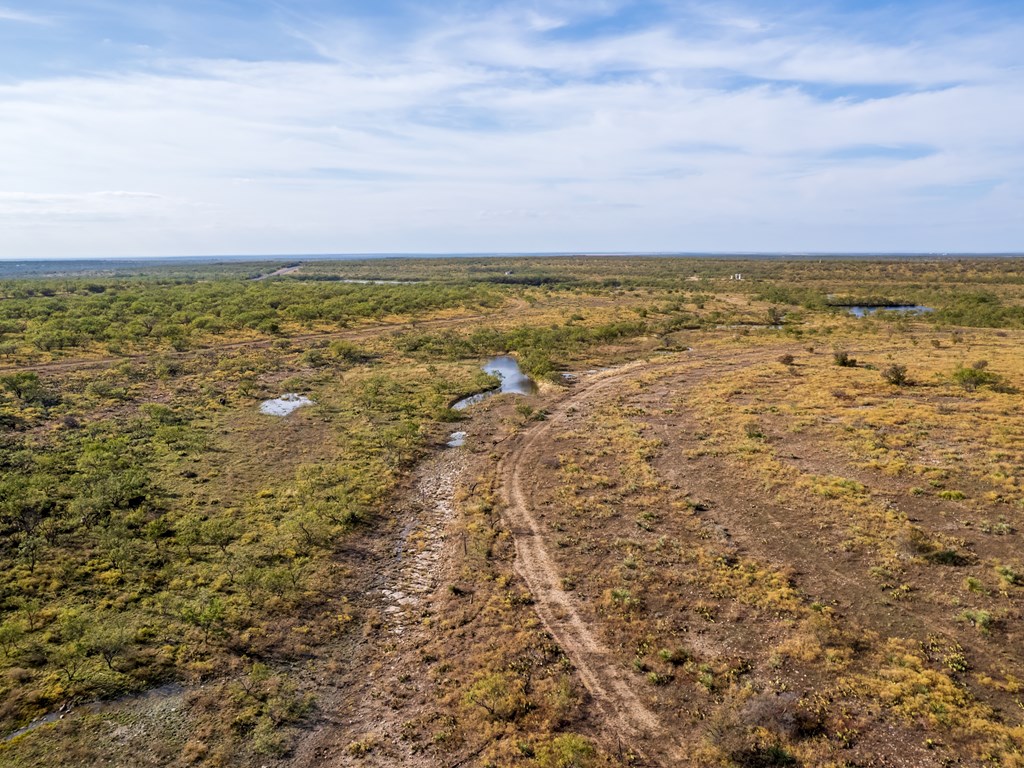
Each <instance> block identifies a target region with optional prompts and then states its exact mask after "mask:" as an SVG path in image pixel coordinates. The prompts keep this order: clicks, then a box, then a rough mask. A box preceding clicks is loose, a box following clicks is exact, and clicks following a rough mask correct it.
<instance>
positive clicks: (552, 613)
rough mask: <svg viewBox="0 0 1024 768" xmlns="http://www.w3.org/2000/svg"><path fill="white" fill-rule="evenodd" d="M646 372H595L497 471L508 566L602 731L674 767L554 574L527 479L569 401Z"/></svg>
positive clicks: (668, 746)
mask: <svg viewBox="0 0 1024 768" xmlns="http://www.w3.org/2000/svg"><path fill="white" fill-rule="evenodd" d="M648 370H650V364H649V363H648V364H645V363H633V364H629V365H626V366H623V367H621V368H618V369H615V370H613V371H609V372H605V373H603V374H598V376H597V377H596V378H595V379H593V380H592V381H591V382H590V383H588V384H586V385H585V386H584V387H583V388H582V389H580V390H578V391H577V392H576V393H574V394H573V396H571V397H570V398H568V399H566V400H564V401H563V402H562V403H561V404H560V405H559V406H558V407H557V408H556V409H555V410H554V411H553V412H552V413H551V414H550V416H549V417H548V418H547V419H546V420H545V421H543V422H541V423H540V424H538V425H537V426H536V427H534V428H533V429H531V430H530V431H529V432H526V433H524V434H523V435H521V437H520V439H519V440H518V442H517V444H516V445H515V446H514V447H513V448H512V450H511V451H510V452H509V453H508V454H506V455H505V457H504V458H503V459H502V461H501V464H500V466H499V472H500V473H501V478H502V487H503V496H504V501H505V505H506V506H505V517H506V522H507V523H508V525H509V527H510V529H511V532H512V535H513V537H514V539H515V550H516V562H515V569H516V572H517V573H518V574H519V575H520V576H521V577H522V578H523V579H524V580H525V581H526V583H527V586H528V587H529V588H530V591H531V592H532V593H533V596H534V599H535V601H536V602H535V604H534V607H535V609H536V612H537V614H538V616H539V617H540V620H541V622H542V623H543V624H544V627H545V628H546V629H547V631H548V632H549V633H550V634H551V636H552V637H553V638H554V640H555V642H557V643H558V644H559V646H560V647H561V648H562V650H563V651H564V652H565V653H566V655H567V656H568V657H569V659H570V660H571V661H572V663H573V665H574V666H575V668H576V671H577V672H578V674H579V676H580V679H581V680H582V682H583V684H584V685H585V686H586V688H587V691H588V692H589V693H590V695H591V697H592V699H593V701H594V703H595V705H596V706H597V708H598V710H599V711H600V712H601V714H602V716H603V718H604V721H605V723H606V725H607V727H608V730H609V732H610V733H613V734H615V736H616V737H617V738H619V739H621V740H622V741H623V742H625V743H626V744H628V745H629V746H630V747H631V748H632V749H633V751H634V752H635V753H637V754H639V755H641V756H643V757H644V758H645V759H646V760H648V761H651V762H653V763H655V764H661V765H673V764H677V763H678V762H680V760H681V758H682V756H683V747H682V744H681V743H680V742H678V741H676V740H675V739H674V738H673V737H672V735H671V734H669V733H666V732H665V730H664V729H663V728H662V724H661V722H660V720H659V719H658V717H657V716H656V715H655V714H654V713H653V712H652V711H651V710H650V709H649V708H648V707H647V705H646V704H644V702H643V700H642V699H641V697H640V696H639V695H638V694H637V692H636V690H635V689H634V683H633V682H632V681H631V680H630V679H629V673H628V671H627V669H626V668H625V667H624V666H623V665H622V663H621V662H620V661H619V660H618V659H616V658H615V656H614V654H613V653H612V652H611V651H610V650H609V649H608V648H606V647H605V646H604V645H603V644H602V643H601V641H600V639H599V638H598V637H597V636H596V635H595V633H594V632H592V631H591V629H590V627H588V626H587V623H586V622H585V621H584V620H583V618H582V616H581V615H580V613H579V612H578V611H577V609H576V606H575V601H574V600H573V597H572V595H571V594H570V593H569V592H567V591H566V590H565V589H564V588H563V586H562V577H561V574H560V573H559V570H558V567H557V565H556V564H555V561H554V559H553V558H552V556H551V554H550V553H549V550H548V547H549V546H550V544H549V542H548V540H547V536H546V535H545V532H544V531H543V530H542V528H541V526H540V524H539V522H538V520H537V518H536V516H535V514H534V511H533V509H532V508H531V505H530V486H529V482H530V481H529V477H528V465H529V463H530V461H531V460H532V459H533V458H534V454H535V453H536V451H535V448H536V446H538V445H539V444H540V443H542V442H543V441H544V440H548V439H550V434H551V432H552V430H554V429H556V428H557V427H558V426H559V425H561V424H562V423H563V422H564V421H565V419H566V414H567V412H570V411H571V409H572V408H573V407H574V405H578V404H579V403H581V402H582V401H584V400H588V399H590V398H593V397H595V396H597V395H598V394H600V393H601V392H603V391H606V390H608V389H609V388H612V387H615V386H617V385H619V384H620V383H621V382H622V381H623V380H626V379H628V378H629V377H630V376H633V375H636V374H638V373H640V372H642V371H648Z"/></svg>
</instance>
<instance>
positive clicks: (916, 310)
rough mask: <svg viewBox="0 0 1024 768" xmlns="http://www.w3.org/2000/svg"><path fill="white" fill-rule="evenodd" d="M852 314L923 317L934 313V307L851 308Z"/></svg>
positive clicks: (905, 305) (914, 305) (915, 305)
mask: <svg viewBox="0 0 1024 768" xmlns="http://www.w3.org/2000/svg"><path fill="white" fill-rule="evenodd" d="M849 309H850V314H851V315H853V316H854V317H867V316H868V315H873V314H875V312H902V313H904V314H907V315H923V314H925V313H926V312H934V311H935V309H934V308H933V307H925V306H921V305H920V304H904V305H900V306H898V307H850V308H849Z"/></svg>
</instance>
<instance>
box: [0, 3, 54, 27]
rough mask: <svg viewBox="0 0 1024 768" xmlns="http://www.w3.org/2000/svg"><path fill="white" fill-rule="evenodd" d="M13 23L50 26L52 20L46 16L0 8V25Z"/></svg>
mask: <svg viewBox="0 0 1024 768" xmlns="http://www.w3.org/2000/svg"><path fill="white" fill-rule="evenodd" d="M5 21H13V22H17V23H19V24H51V23H53V20H52V19H51V18H49V17H47V16H40V15H37V14H35V13H27V12H25V11H17V10H14V9H12V8H5V7H4V6H0V23H2V22H5Z"/></svg>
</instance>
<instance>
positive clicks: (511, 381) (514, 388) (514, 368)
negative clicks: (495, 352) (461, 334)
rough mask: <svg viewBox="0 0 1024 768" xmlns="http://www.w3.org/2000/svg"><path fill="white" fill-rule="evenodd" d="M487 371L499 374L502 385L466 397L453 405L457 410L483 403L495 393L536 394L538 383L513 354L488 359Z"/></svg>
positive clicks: (485, 370) (493, 374)
mask: <svg viewBox="0 0 1024 768" xmlns="http://www.w3.org/2000/svg"><path fill="white" fill-rule="evenodd" d="M482 368H483V370H484V372H485V373H489V374H491V375H492V376H497V377H498V378H499V379H501V386H500V387H498V388H497V389H492V390H489V391H487V392H479V393H477V394H475V395H470V396H469V397H464V398H462V399H461V400H459V401H458V402H457V403H455V404H454V405H452V408H453V409H454V410H456V411H464V410H466V408H468V407H469V406H471V405H476V404H477V403H482V402H483V401H484V400H486V399H487V398H489V397H493V396H494V395H535V394H537V385H536V383H534V381H533V379H531V378H530V377H529V376H527V375H526V374H525V373H523V371H522V369H520V367H519V362H518V361H517V360H516V359H515V358H514V357H512V356H511V355H501V356H500V357H494V358H491V359H490V360H488V361H487V362H486V363H484V364H483V366H482Z"/></svg>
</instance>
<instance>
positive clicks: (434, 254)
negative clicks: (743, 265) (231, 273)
mask: <svg viewBox="0 0 1024 768" xmlns="http://www.w3.org/2000/svg"><path fill="white" fill-rule="evenodd" d="M593 256H610V257H615V256H621V257H670V258H671V257H676V258H700V257H705V258H730V257H739V258H744V257H772V258H780V257H792V258H844V257H858V258H863V257H884V256H893V257H897V258H912V257H917V258H928V257H932V258H965V257H966V258H1024V251H451V252H447V251H367V252H361V251H353V252H334V253H332V252H325V253H251V254H243V253H225V254H176V255H169V256H168V255H164V256H20V257H19V256H0V262H5V263H10V262H51V261H52V262H60V261H187V260H196V259H200V260H203V261H216V260H218V259H223V260H229V261H246V260H251V261H267V260H272V259H302V260H311V261H313V260H318V259H322V260H328V261H330V260H340V259H353V260H355V259H374V258H378V259H388V258H426V259H430V258H435V259H440V258H517V257H522V258H529V257H566V258H574V257H576V258H586V257H593Z"/></svg>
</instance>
